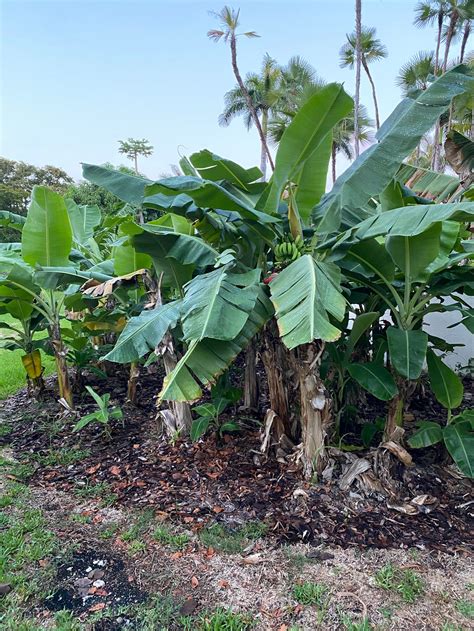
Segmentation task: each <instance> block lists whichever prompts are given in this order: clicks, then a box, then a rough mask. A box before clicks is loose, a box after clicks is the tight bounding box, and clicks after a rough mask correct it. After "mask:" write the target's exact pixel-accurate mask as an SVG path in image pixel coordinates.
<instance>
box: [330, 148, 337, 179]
mask: <svg viewBox="0 0 474 631" xmlns="http://www.w3.org/2000/svg"><path fill="white" fill-rule="evenodd" d="M336 156H337V148H336V143H334V142H333V143H332V147H331V171H332V183H333V184H334V182H335V181H336Z"/></svg>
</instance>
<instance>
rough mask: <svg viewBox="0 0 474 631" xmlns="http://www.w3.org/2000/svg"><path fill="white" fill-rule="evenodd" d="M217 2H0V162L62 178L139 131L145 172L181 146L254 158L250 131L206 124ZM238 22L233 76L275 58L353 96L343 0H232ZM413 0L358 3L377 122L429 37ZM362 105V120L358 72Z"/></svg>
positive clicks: (214, 101)
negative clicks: (310, 69) (378, 47)
mask: <svg viewBox="0 0 474 631" xmlns="http://www.w3.org/2000/svg"><path fill="white" fill-rule="evenodd" d="M224 3H225V2H224V1H222V2H220V1H219V2H218V1H216V0H207V1H205V2H202V1H193V0H188V1H184V0H174V1H164V0H107V1H104V0H80V1H78V0H48V1H46V0H35V1H25V0H0V6H1V15H0V20H1V82H2V83H1V95H2V96H1V105H2V109H1V119H0V123H1V125H0V132H1V135H0V154H1V155H3V156H5V157H7V158H11V159H14V160H24V161H26V162H31V163H33V164H36V165H38V166H39V165H43V164H53V165H56V166H60V167H62V168H64V169H65V170H66V171H67V172H68V173H70V174H71V175H72V176H73V177H75V178H79V177H80V175H81V168H80V162H90V163H96V164H100V163H103V162H106V161H109V162H113V163H115V164H119V163H121V162H122V163H123V162H124V161H126V160H124V158H123V157H122V156H120V155H119V154H118V151H117V148H118V144H117V140H118V139H123V138H127V137H129V136H131V137H134V138H141V137H145V138H148V139H149V140H150V142H151V143H152V144H153V145H154V147H155V154H154V155H153V156H152V157H151V158H148V159H147V160H146V161H144V160H142V162H141V165H140V166H141V171H143V172H145V173H146V174H147V175H148V176H150V177H159V175H160V174H162V173H163V172H169V164H170V163H177V161H178V159H179V157H178V151H181V152H183V153H190V152H192V151H196V150H199V149H202V148H209V149H211V150H213V151H214V152H216V153H218V154H220V155H223V156H226V157H229V158H232V159H234V160H236V161H238V162H241V163H242V164H244V165H247V166H250V165H252V164H258V161H259V147H258V140H257V136H256V132H255V130H251V131H250V132H247V131H246V130H245V128H244V126H243V124H242V123H241V122H240V121H239V120H236V121H235V122H233V123H232V124H231V125H230V127H228V128H221V127H219V126H218V124H217V117H218V115H219V113H220V112H221V110H222V104H223V94H224V92H225V91H226V90H228V89H230V88H231V87H233V85H234V79H233V75H232V72H231V68H230V63H229V51H228V48H227V47H225V46H224V44H222V43H220V44H214V43H212V42H210V41H209V40H208V39H207V37H206V32H207V30H208V29H210V28H214V27H215V25H216V21H215V20H214V18H213V17H212V16H210V15H209V10H218V9H220V8H221V7H222V5H223V4H224ZM229 4H231V6H234V7H238V6H240V8H241V26H242V29H244V30H256V31H257V32H258V33H259V35H260V36H261V37H260V38H259V39H252V40H245V39H242V40H241V41H240V50H239V59H240V66H241V70H242V72H243V73H245V72H248V71H250V70H257V69H258V68H259V67H260V63H261V59H262V56H263V54H264V53H265V52H268V53H270V54H271V55H272V56H273V57H275V58H276V59H277V60H278V61H279V62H280V63H284V62H286V61H287V60H288V58H289V57H291V56H292V55H302V56H303V57H305V58H306V59H307V60H308V61H310V62H311V63H312V64H313V65H314V66H315V67H316V69H317V71H318V73H319V74H320V76H321V77H323V78H324V79H326V80H328V81H340V82H344V84H345V87H346V89H347V90H348V91H349V92H352V90H353V83H354V82H353V77H352V72H351V71H349V70H342V69H340V68H339V55H338V52H339V48H340V46H341V45H342V44H343V43H344V41H345V33H346V32H348V31H351V30H352V29H353V23H354V13H353V5H354V2H353V0H306V1H302V0H300V1H295V0H285V1H283V0H281V1H280V0H259V1H255V0H254V1H252V2H251V1H247V0H240V1H239V0H235V1H234V2H229ZM414 5H415V0H363V23H364V24H365V25H367V26H375V27H376V28H377V34H378V36H379V37H380V38H381V39H382V41H383V42H384V43H385V45H386V46H387V48H388V51H389V57H388V59H386V60H383V61H381V62H378V63H377V64H375V65H374V66H373V75H374V78H375V81H376V85H377V88H378V94H379V100H380V110H381V117H382V119H384V118H385V117H386V116H387V115H388V114H389V113H390V111H391V110H392V109H393V108H394V106H395V105H396V103H397V102H398V100H399V98H400V91H399V88H397V87H396V85H395V76H396V74H397V72H398V69H399V68H400V66H401V65H402V64H403V63H404V62H405V61H406V60H407V59H408V58H409V57H410V56H411V55H413V54H414V53H416V52H417V51H418V50H429V49H433V47H434V36H435V34H434V31H433V30H432V29H425V30H418V29H416V28H415V27H414V26H413V25H412V22H413V7H414ZM362 101H363V102H364V103H365V104H366V105H367V106H368V107H369V111H371V112H372V104H371V99H370V91H369V86H368V84H367V80H366V79H365V78H363V85H362Z"/></svg>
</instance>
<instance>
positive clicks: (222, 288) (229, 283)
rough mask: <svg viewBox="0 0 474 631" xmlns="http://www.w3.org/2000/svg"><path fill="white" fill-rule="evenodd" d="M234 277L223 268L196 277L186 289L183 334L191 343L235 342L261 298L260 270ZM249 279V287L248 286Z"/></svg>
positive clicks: (234, 275)
mask: <svg viewBox="0 0 474 631" xmlns="http://www.w3.org/2000/svg"><path fill="white" fill-rule="evenodd" d="M255 272H256V274H252V276H251V277H250V278H249V274H232V273H231V272H230V271H229V269H228V268H227V267H226V266H224V267H221V268H218V269H216V270H214V271H212V272H209V273H207V274H201V275H199V276H196V278H194V279H193V280H192V281H191V282H190V283H188V284H187V285H186V287H185V296H184V300H183V309H182V311H183V316H182V320H183V334H184V339H185V340H187V341H188V342H191V341H194V340H202V339H204V338H211V339H215V340H229V341H230V340H233V339H235V338H236V337H237V336H238V335H239V333H240V332H241V331H242V329H243V327H244V326H245V323H246V322H247V320H248V314H249V313H251V312H252V310H253V308H254V306H255V302H256V300H257V298H258V294H259V292H260V288H259V285H258V284H257V283H258V280H259V276H260V270H255ZM249 280H250V283H251V284H250V285H247V283H248V281H249Z"/></svg>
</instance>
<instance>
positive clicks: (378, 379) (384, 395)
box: [347, 362, 398, 401]
mask: <svg viewBox="0 0 474 631" xmlns="http://www.w3.org/2000/svg"><path fill="white" fill-rule="evenodd" d="M347 369H348V371H349V374H350V376H351V377H352V378H353V379H355V380H356V381H357V383H358V384H359V385H361V386H362V387H363V388H364V389H365V390H367V391H368V392H370V394H372V395H373V396H374V397H377V399H380V400H381V401H389V400H390V399H393V397H394V396H395V395H396V394H397V392H398V389H397V386H396V384H395V381H394V379H393V377H392V375H391V374H390V373H389V372H388V370H387V369H386V368H384V367H383V366H381V365H380V364H379V363H378V362H368V363H366V364H349V365H348V367H347Z"/></svg>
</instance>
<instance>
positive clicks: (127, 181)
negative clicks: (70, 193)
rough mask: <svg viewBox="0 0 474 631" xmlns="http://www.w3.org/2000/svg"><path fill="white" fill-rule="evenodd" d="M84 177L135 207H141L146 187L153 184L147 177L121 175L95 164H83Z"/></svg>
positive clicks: (118, 172)
mask: <svg viewBox="0 0 474 631" xmlns="http://www.w3.org/2000/svg"><path fill="white" fill-rule="evenodd" d="M82 175H83V176H84V177H85V178H86V180H89V182H93V183H94V184H97V185H98V186H101V187H102V188H105V189H106V190H107V191H110V192H111V193H113V194H114V195H115V196H116V197H118V198H119V199H121V200H122V201H124V202H127V203H128V204H133V205H134V206H140V205H141V203H142V201H143V197H144V193H145V186H147V185H148V184H151V183H152V182H151V180H148V179H147V178H145V177H140V176H138V175H129V174H128V173H121V172H120V171H116V170H115V169H108V168H107V167H102V166H97V165H95V164H86V163H83V164H82Z"/></svg>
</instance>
